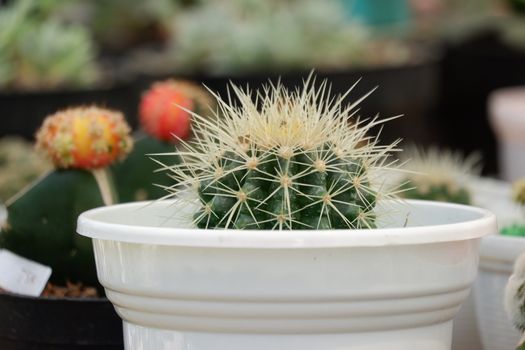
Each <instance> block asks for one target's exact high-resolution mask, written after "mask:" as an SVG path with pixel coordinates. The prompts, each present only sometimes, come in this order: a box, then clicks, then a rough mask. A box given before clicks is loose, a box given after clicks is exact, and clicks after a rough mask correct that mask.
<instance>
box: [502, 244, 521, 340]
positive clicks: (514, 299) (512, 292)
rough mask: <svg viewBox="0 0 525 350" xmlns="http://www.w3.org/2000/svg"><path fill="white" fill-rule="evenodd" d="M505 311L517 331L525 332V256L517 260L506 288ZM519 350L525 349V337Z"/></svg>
mask: <svg viewBox="0 0 525 350" xmlns="http://www.w3.org/2000/svg"><path fill="white" fill-rule="evenodd" d="M505 310H506V311H507V314H508V315H509V317H510V319H511V320H512V323H513V324H514V326H515V327H516V329H518V330H520V331H521V332H525V254H521V255H520V256H519V257H518V259H516V263H515V264H514V271H513V273H512V275H511V276H510V278H509V281H508V282H507V286H506V287H505ZM517 349H518V350H520V349H525V335H524V337H523V338H522V340H521V341H520V344H519V345H518V348H517Z"/></svg>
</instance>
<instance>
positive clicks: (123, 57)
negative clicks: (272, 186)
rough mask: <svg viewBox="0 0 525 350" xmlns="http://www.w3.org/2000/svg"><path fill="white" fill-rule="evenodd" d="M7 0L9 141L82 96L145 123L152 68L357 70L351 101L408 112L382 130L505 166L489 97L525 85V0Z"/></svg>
mask: <svg viewBox="0 0 525 350" xmlns="http://www.w3.org/2000/svg"><path fill="white" fill-rule="evenodd" d="M0 4H1V5H0V6H1V7H0V111H1V113H2V123H1V124H0V136H2V137H3V136H8V135H9V136H11V139H12V137H13V136H21V137H23V138H25V139H26V140H27V141H31V140H32V139H33V135H34V133H35V131H36V129H37V127H38V126H39V125H40V124H41V121H42V120H43V119H44V117H45V116H46V115H48V114H50V113H52V112H54V111H56V110H58V109H60V108H64V107H67V106H70V105H75V104H79V103H80V104H90V103H97V104H102V105H105V106H108V107H114V108H117V109H120V110H122V111H123V112H124V114H125V116H126V118H127V119H128V121H129V122H130V123H131V125H132V126H133V127H137V108H138V102H139V98H140V95H141V93H142V92H143V91H144V90H145V89H146V88H147V87H148V86H149V85H150V84H151V83H152V82H153V81H156V80H161V79H166V78H184V79H189V80H192V81H195V82H197V83H199V84H204V85H206V86H207V87H209V88H210V89H211V90H213V91H216V92H218V93H219V94H220V95H221V96H223V97H224V96H226V94H227V84H228V82H229V81H233V82H235V83H238V84H241V85H242V86H245V85H249V86H250V87H252V88H257V87H259V86H261V85H262V84H264V83H266V82H267V81H268V80H269V79H271V80H273V81H276V80H278V79H280V81H281V82H282V83H283V84H285V85H287V86H297V85H298V84H300V83H301V81H302V80H303V79H304V78H305V77H307V76H308V74H309V73H310V72H311V71H312V70H315V72H316V75H317V77H318V79H319V80H322V79H324V78H328V79H329V81H330V82H331V83H332V85H333V86H332V89H333V91H334V92H335V93H342V92H343V91H345V90H346V89H347V88H349V87H350V86H351V85H353V83H355V82H356V81H357V80H358V79H361V81H360V83H359V84H358V88H357V90H358V91H357V92H356V93H355V94H354V95H352V96H350V97H349V99H356V98H357V96H359V94H364V93H366V92H368V91H369V90H371V89H373V88H374V87H376V86H378V87H379V92H377V93H375V94H372V96H370V98H368V99H367V101H366V102H365V103H364V104H363V106H362V110H361V111H360V115H361V116H363V117H372V116H374V115H375V114H376V113H379V114H380V115H382V116H389V115H398V114H403V115H404V117H403V118H400V119H397V120H396V121H394V122H393V123H391V125H389V127H388V128H386V129H385V130H383V131H382V135H383V138H384V139H385V140H386V141H390V140H393V139H395V138H397V137H401V138H403V139H404V140H406V141H409V142H412V143H418V144H423V145H431V144H432V145H440V146H446V147H448V148H453V149H457V150H460V151H463V152H464V153H470V152H472V151H480V152H481V153H482V155H483V164H484V168H483V171H484V173H485V174H492V175H496V174H497V173H498V162H497V145H496V141H495V137H494V135H493V132H492V131H491V128H490V126H489V123H488V117H487V108H486V100H487V96H488V94H489V93H490V92H491V91H493V90H494V89H497V88H499V87H504V86H513V85H520V84H523V83H525V72H524V71H525V65H524V64H523V62H525V20H524V17H522V16H523V13H524V12H525V1H521V0H497V1H496V0H492V1H489V0H469V1H461V0H410V1H409V0H388V1H382V0H328V1H317V0H266V1H261V0H228V1H224V0H221V1H219V0H149V1H137V0H112V1H103V0H92V1H87V0H3V1H0ZM16 142H20V140H16ZM4 144H7V146H4ZM9 144H10V142H7V141H6V142H4V143H0V147H2V148H3V147H10V146H9ZM4 153H5V152H3V151H2V150H0V155H1V154H4ZM5 159H6V158H5V157H4V158H2V159H0V164H1V163H2V162H6V160H5ZM14 171H15V172H16V170H14ZM4 200H5V199H4Z"/></svg>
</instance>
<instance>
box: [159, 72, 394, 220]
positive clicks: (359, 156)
mask: <svg viewBox="0 0 525 350" xmlns="http://www.w3.org/2000/svg"><path fill="white" fill-rule="evenodd" d="M233 90H234V92H235V94H236V96H237V98H238V100H239V101H240V105H239V106H233V105H231V103H227V102H225V101H223V100H221V99H220V98H218V105H219V109H218V112H217V113H216V116H215V118H203V117H201V116H198V115H194V131H195V140H194V141H193V142H190V143H186V142H183V143H182V144H183V147H181V148H180V151H177V152H176V155H177V156H180V157H181V158H182V162H181V163H180V164H177V165H174V166H171V167H166V169H168V170H169V172H170V174H171V176H172V177H173V178H174V179H175V180H177V181H176V182H177V184H176V185H174V186H171V187H168V188H167V190H169V191H170V192H171V193H172V194H173V195H177V194H178V193H179V192H181V191H186V189H187V188H188V186H191V188H192V189H194V190H196V192H197V193H198V202H199V203H200V209H199V210H198V212H197V213H195V215H194V221H195V224H196V225H197V226H198V227H200V228H236V229H336V228H372V227H374V226H375V214H374V208H375V205H376V203H377V201H378V200H379V199H383V198H385V197H390V196H391V195H392V193H391V192H388V191H387V190H386V188H387V187H385V186H382V185H383V184H382V182H381V181H379V182H378V181H377V179H376V175H377V174H378V173H381V174H382V175H384V172H377V171H376V170H377V168H386V169H389V168H390V165H392V164H391V163H389V158H388V155H389V153H390V152H391V151H395V150H396V144H397V143H393V144H390V145H384V146H383V145H380V144H379V139H378V138H377V137H373V136H369V135H367V133H368V132H369V131H370V129H371V128H372V127H374V126H377V125H378V124H381V123H383V122H385V121H386V120H387V119H378V118H375V119H373V120H371V121H369V122H365V121H361V120H359V119H357V118H356V119H353V116H354V115H355V107H356V106H357V105H358V104H359V103H360V102H361V101H362V99H364V98H365V97H366V96H364V97H362V98H361V99H359V100H358V101H356V103H353V104H351V105H349V106H344V105H343V100H344V97H345V96H346V95H345V96H342V97H338V98H330V97H329V90H330V89H329V86H328V85H327V84H326V82H325V83H322V84H320V86H318V87H316V86H315V84H314V82H312V80H308V81H306V82H305V84H304V87H303V88H302V89H300V90H297V91H294V92H288V91H287V90H285V89H284V88H283V87H282V86H280V85H276V86H275V85H271V86H268V87H266V88H265V89H264V90H263V91H262V92H260V93H259V94H258V95H257V97H256V101H255V102H254V101H252V96H251V95H250V93H249V91H242V90H240V89H239V88H237V87H235V86H234V87H233ZM350 90H351V89H350Z"/></svg>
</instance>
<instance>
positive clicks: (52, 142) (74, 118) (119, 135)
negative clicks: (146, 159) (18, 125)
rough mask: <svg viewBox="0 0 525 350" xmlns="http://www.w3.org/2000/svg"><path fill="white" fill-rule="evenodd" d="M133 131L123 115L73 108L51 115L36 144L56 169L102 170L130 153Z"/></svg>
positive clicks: (95, 108)
mask: <svg viewBox="0 0 525 350" xmlns="http://www.w3.org/2000/svg"><path fill="white" fill-rule="evenodd" d="M130 131H131V129H130V127H129V126H128V124H127V123H126V121H125V120H124V116H123V115H122V113H120V112H117V111H113V110H109V109H105V108H99V107H94V106H91V107H74V108H69V109H65V110H63V111H59V112H56V113H55V114H52V115H50V116H48V117H47V118H46V119H45V120H44V123H43V125H42V127H41V128H40V130H39V131H38V132H37V134H36V144H37V148H38V149H41V150H45V151H46V153H47V154H48V156H49V157H50V158H51V160H52V161H53V163H54V164H55V166H56V167H57V168H78V169H99V168H104V167H106V166H108V165H109V164H111V163H112V162H113V161H115V160H116V159H121V158H123V157H125V156H126V155H127V154H128V153H129V152H130V151H131V149H132V147H133V141H132V139H131V137H130Z"/></svg>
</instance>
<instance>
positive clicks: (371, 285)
mask: <svg viewBox="0 0 525 350" xmlns="http://www.w3.org/2000/svg"><path fill="white" fill-rule="evenodd" d="M329 90H330V89H329V87H328V86H327V84H326V83H323V84H321V85H316V84H314V83H313V82H312V81H311V80H309V81H307V82H306V83H305V85H304V87H303V88H302V89H298V90H296V91H294V92H288V91H287V90H286V89H284V88H283V87H282V86H281V85H273V86H267V87H266V88H265V89H264V90H261V91H259V92H258V93H257V98H256V101H255V102H254V101H252V97H254V96H250V94H249V93H247V92H243V91H242V90H240V89H238V88H235V87H234V91H235V93H236V96H237V99H238V100H239V101H240V104H239V105H230V104H229V103H227V102H224V101H222V100H220V99H219V100H218V103H219V106H218V109H217V113H216V114H215V115H211V116H209V117H208V118H205V117H201V116H198V115H196V114H194V115H193V118H194V120H195V121H196V122H195V139H194V140H193V141H192V142H185V143H183V145H184V147H182V148H181V149H180V150H177V151H176V152H175V153H173V154H171V155H159V156H158V158H159V159H160V160H159V161H160V162H161V163H164V164H168V165H167V166H166V167H165V170H166V171H167V172H168V174H169V175H170V176H171V177H172V178H174V179H176V180H178V182H177V184H176V185H174V186H171V187H169V188H168V190H169V194H170V195H171V196H172V197H173V198H172V200H167V201H156V202H143V203H131V204H123V205H117V206H110V207H105V208H99V209H95V210H91V211H87V212H85V213H83V214H81V215H80V217H79V220H78V226H77V231H78V232H79V233H80V234H81V235H84V236H88V237H92V238H93V246H94V251H95V256H96V263H97V269H98V276H99V280H100V282H101V283H102V285H103V286H104V287H105V289H106V293H107V296H108V298H109V299H110V300H111V301H112V302H113V303H114V305H115V307H116V310H117V312H118V314H119V315H120V316H121V317H122V318H123V320H124V334H125V343H126V346H127V348H129V349H131V348H138V347H140V348H143V349H168V348H170V349H186V348H194V349H199V350H206V349H217V348H218V347H220V348H225V349H226V348H227V349H230V350H237V349H248V348H249V349H256V350H258V349H288V350H290V349H301V350H309V349H320V348H322V349H328V350H330V349H341V348H345V349H364V348H366V349H384V348H385V347H388V348H389V349H396V350H400V349H404V350H407V349H421V348H424V349H430V350H438V349H439V350H443V349H449V348H450V341H451V329H452V318H453V316H454V314H455V313H456V311H457V309H458V307H459V306H460V304H461V302H462V301H463V300H464V299H465V298H466V296H467V294H468V290H469V286H470V285H471V284H472V282H473V281H474V278H475V275H476V266H477V257H478V254H477V247H478V244H479V238H480V237H481V236H483V235H485V234H488V233H490V232H493V231H494V230H495V219H494V216H493V215H492V214H490V213H489V212H487V211H485V210H482V209H477V208H471V207H466V206H461V205H456V204H447V203H437V202H424V201H407V202H400V201H396V200H393V201H392V200H390V199H389V198H392V197H393V196H394V195H395V193H393V192H392V191H389V190H388V188H390V187H389V186H388V184H387V182H388V175H386V176H385V171H386V173H388V171H389V170H392V168H395V161H391V160H390V158H389V154H390V153H391V152H394V151H396V149H397V148H396V143H393V144H387V145H381V144H380V142H379V138H378V137H374V136H371V135H368V134H367V133H368V132H369V131H370V129H371V128H372V127H374V126H377V125H380V124H382V123H383V122H385V121H386V119H383V120H381V119H373V120H371V121H368V122H366V121H363V120H359V119H353V117H352V116H353V115H355V113H356V112H355V110H354V108H355V106H356V105H357V104H358V103H359V102H360V101H361V99H359V100H357V101H356V102H355V103H353V104H351V105H348V106H346V105H344V104H343V102H342V101H343V100H342V98H341V97H339V98H335V99H334V98H331V97H330V96H329V95H328V91H329ZM219 113H220V117H219V116H218V114H219ZM174 156H177V157H180V158H181V162H180V163H178V164H176V165H173V166H170V165H169V162H170V158H172V157H174ZM392 162H393V163H392ZM394 170H395V169H394ZM392 212H393V213H394V215H387V214H388V213H392Z"/></svg>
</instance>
